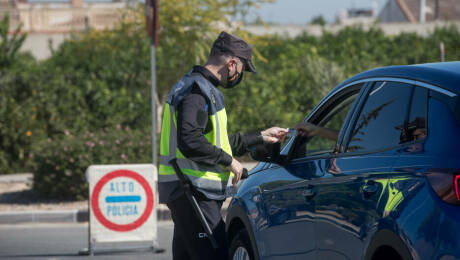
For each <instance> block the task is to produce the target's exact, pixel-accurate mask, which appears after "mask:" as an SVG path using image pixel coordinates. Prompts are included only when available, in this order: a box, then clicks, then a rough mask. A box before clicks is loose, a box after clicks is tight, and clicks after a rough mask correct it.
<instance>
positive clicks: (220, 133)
mask: <svg viewBox="0 0 460 260" xmlns="http://www.w3.org/2000/svg"><path fill="white" fill-rule="evenodd" d="M194 83H196V84H197V85H198V86H199V87H200V89H201V92H202V93H203V95H204V96H205V97H206V99H207V101H208V103H209V105H210V107H209V112H210V116H209V121H210V123H211V124H212V131H210V132H209V133H207V134H206V135H205V137H206V139H207V140H208V141H209V142H210V143H211V144H213V145H215V146H216V147H219V148H221V149H222V150H224V151H225V152H227V153H228V154H230V155H231V154H232V152H231V147H230V143H229V140H228V134H227V114H226V112H225V108H224V107H223V96H222V94H221V93H220V92H218V90H217V89H214V86H213V85H211V83H209V82H208V81H207V80H206V79H204V78H203V77H201V76H193V77H192V76H191V75H190V74H188V75H186V76H185V77H184V78H183V79H182V80H181V81H179V82H178V83H177V84H176V86H174V88H173V90H172V91H171V94H170V96H169V97H168V101H167V103H166V104H165V105H164V113H163V123H162V129H161V141H160V168H159V171H158V172H159V177H158V182H159V185H161V183H162V182H172V181H177V180H178V178H177V176H176V174H175V171H174V169H173V168H172V167H171V166H170V165H169V161H170V160H171V159H173V158H177V162H178V164H179V167H180V168H181V170H182V172H183V173H184V174H185V175H187V176H188V178H189V179H190V180H191V182H192V184H193V185H194V186H195V187H196V188H197V189H198V190H200V191H201V192H203V193H205V194H211V195H221V194H223V193H224V192H225V188H226V186H227V182H228V179H229V176H230V172H229V171H228V170H226V169H223V168H222V167H220V166H218V165H216V166H208V165H204V164H198V163H195V162H193V161H191V160H188V159H187V158H185V156H184V155H183V154H182V153H181V152H180V150H179V149H178V147H177V127H176V126H177V113H176V110H175V108H176V107H177V105H178V104H179V103H180V101H181V100H180V98H181V97H182V98H183V97H185V96H186V94H184V93H187V91H188V88H190V89H191V87H192V86H193V84H194ZM209 101H211V102H209Z"/></svg>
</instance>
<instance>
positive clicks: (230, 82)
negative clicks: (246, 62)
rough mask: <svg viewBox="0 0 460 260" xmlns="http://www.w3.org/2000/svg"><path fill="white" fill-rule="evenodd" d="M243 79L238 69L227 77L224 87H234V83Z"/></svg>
mask: <svg viewBox="0 0 460 260" xmlns="http://www.w3.org/2000/svg"><path fill="white" fill-rule="evenodd" d="M242 79H243V72H241V73H239V72H238V71H237V72H235V74H233V76H231V77H227V85H226V86H224V88H234V87H235V86H236V85H238V84H240V82H241V80H242Z"/></svg>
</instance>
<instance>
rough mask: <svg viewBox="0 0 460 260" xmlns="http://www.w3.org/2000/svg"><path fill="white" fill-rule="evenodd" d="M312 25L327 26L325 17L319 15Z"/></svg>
mask: <svg viewBox="0 0 460 260" xmlns="http://www.w3.org/2000/svg"><path fill="white" fill-rule="evenodd" d="M310 24H312V25H321V26H324V25H326V24H327V22H326V19H324V16H322V15H318V16H315V17H313V18H312V19H311V21H310Z"/></svg>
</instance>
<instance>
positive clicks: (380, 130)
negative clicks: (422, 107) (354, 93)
mask: <svg viewBox="0 0 460 260" xmlns="http://www.w3.org/2000/svg"><path fill="white" fill-rule="evenodd" d="M411 92H412V86H411V85H408V84H404V83H397V82H377V83H376V84H375V85H374V87H373V89H372V90H371V92H370V93H369V96H368V98H367V100H366V103H365V105H364V107H363V109H362V111H361V114H360V115H359V117H358V120H357V123H356V125H355V127H354V129H353V131H352V133H351V136H350V142H349V144H348V148H347V152H354V151H369V150H377V149H385V148H390V147H393V146H396V145H398V144H399V143H400V139H401V135H402V131H404V120H405V119H406V118H407V115H408V112H409V111H408V109H409V105H410V103H409V101H410V97H411Z"/></svg>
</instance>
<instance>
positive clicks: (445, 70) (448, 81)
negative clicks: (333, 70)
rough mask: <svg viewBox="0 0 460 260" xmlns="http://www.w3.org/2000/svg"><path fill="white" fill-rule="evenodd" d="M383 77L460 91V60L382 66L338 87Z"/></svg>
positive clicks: (356, 76)
mask: <svg viewBox="0 0 460 260" xmlns="http://www.w3.org/2000/svg"><path fill="white" fill-rule="evenodd" d="M383 77H391V78H403V79H408V80H416V81H421V82H425V83H429V84H431V85H436V86H438V87H441V88H443V89H447V90H450V91H452V92H456V93H460V61H454V62H439V63H427V64H416V65H403V66H388V67H381V68H377V69H372V70H369V71H366V72H362V73H359V74H357V75H355V76H353V77H352V78H350V79H348V80H346V81H344V82H343V83H342V84H340V85H339V86H338V88H340V87H342V86H343V85H347V84H349V83H352V82H353V81H357V80H363V79H368V78H383Z"/></svg>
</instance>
